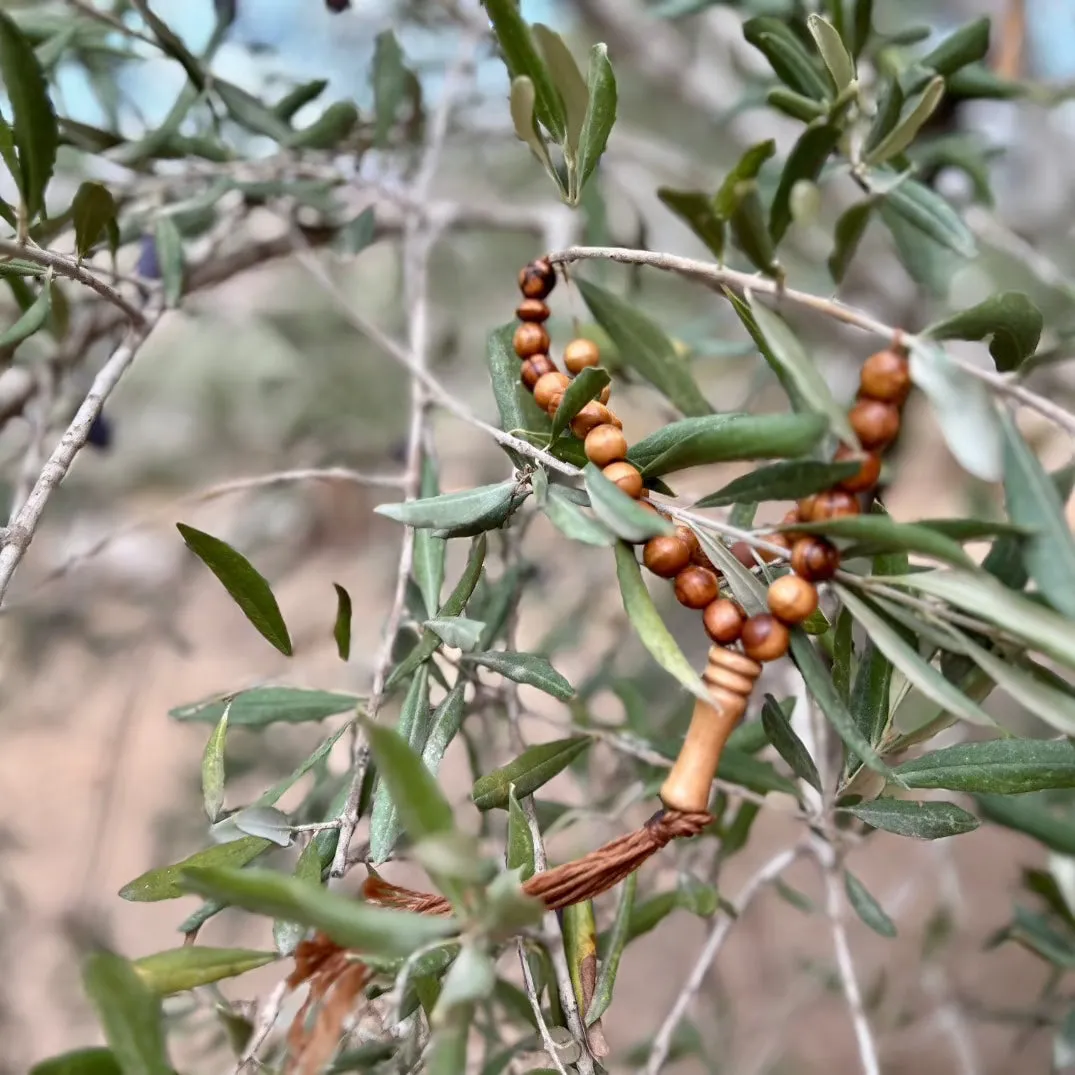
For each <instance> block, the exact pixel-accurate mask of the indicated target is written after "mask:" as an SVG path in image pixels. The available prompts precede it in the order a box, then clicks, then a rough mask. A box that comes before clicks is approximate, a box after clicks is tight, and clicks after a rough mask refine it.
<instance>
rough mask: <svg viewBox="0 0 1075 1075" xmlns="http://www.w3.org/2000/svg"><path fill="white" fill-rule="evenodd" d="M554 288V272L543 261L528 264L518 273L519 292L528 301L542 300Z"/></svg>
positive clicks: (540, 259) (541, 259) (542, 259)
mask: <svg viewBox="0 0 1075 1075" xmlns="http://www.w3.org/2000/svg"><path fill="white" fill-rule="evenodd" d="M555 286H556V272H555V270H554V269H553V267H552V266H551V265H550V264H549V263H548V262H547V261H546V260H545V259H544V258H539V259H538V260H537V261H532V262H530V264H529V265H526V266H524V267H523V268H522V269H521V270H520V271H519V290H520V291H521V292H522V293H523V296H524V297H525V298H528V299H544V298H546V297H547V296H548V294H549V292H550V291H552V289H553V288H554V287H555Z"/></svg>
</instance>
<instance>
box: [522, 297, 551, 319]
mask: <svg viewBox="0 0 1075 1075" xmlns="http://www.w3.org/2000/svg"><path fill="white" fill-rule="evenodd" d="M550 312H551V311H550V310H549V308H548V306H547V305H546V304H545V303H543V302H542V301H541V299H523V301H522V302H520V303H519V305H518V306H517V307H516V308H515V316H516V317H517V318H518V319H519V320H520V321H535V322H537V324H539V325H540V324H541V323H542V322H543V321H548V319H549V314H550Z"/></svg>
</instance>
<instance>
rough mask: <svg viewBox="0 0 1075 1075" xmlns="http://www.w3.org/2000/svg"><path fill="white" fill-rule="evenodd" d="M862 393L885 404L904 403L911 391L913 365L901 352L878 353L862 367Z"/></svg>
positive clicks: (860, 379)
mask: <svg viewBox="0 0 1075 1075" xmlns="http://www.w3.org/2000/svg"><path fill="white" fill-rule="evenodd" d="M859 384H860V385H861V393H862V395H863V396H865V397H867V398H868V399H879V400H881V402H883V403H895V404H896V405H897V406H899V405H900V404H902V403H903V401H904V400H905V399H906V398H907V395H908V393H909V392H910V391H911V364H910V363H909V362H908V361H907V356H906V355H905V354H903V353H902V352H901V351H893V350H888V351H878V352H877V354H875V355H870V357H869V358H868V359H866V361H865V363H864V364H863V366H862V373H861V375H860V378H859Z"/></svg>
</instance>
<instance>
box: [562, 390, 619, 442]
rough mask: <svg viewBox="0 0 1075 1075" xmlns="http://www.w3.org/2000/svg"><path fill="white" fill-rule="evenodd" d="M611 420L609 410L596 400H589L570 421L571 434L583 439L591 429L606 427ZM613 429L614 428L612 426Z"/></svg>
mask: <svg viewBox="0 0 1075 1075" xmlns="http://www.w3.org/2000/svg"><path fill="white" fill-rule="evenodd" d="M611 419H612V415H611V414H610V413H609V409H608V408H607V407H606V406H605V405H604V404H603V403H598V402H597V400H596V399H591V400H590V402H589V403H587V404H586V406H585V407H583V408H582V410H581V411H579V413H578V414H576V415H575V417H574V418H572V419H571V432H572V433H574V434H575V436H576V437H579V438H580V439H582V438H584V437H585V436H586V434H587V433H589V432H590V430H591V429H596V428H597V427H598V426H603V425H608V424H610V421H611ZM613 428H615V426H613Z"/></svg>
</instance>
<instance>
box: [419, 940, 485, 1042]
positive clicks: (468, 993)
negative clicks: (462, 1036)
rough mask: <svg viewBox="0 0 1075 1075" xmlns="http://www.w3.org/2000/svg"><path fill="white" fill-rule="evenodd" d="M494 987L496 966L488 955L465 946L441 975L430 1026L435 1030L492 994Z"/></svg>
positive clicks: (430, 1017)
mask: <svg viewBox="0 0 1075 1075" xmlns="http://www.w3.org/2000/svg"><path fill="white" fill-rule="evenodd" d="M495 985H496V965H495V964H494V962H493V960H492V958H491V957H490V956H489V954H488V953H487V952H485V951H483V950H482V949H481V948H479V947H477V946H476V945H471V944H465V945H463V947H462V949H461V950H460V952H459V955H458V956H456V958H455V960H454V961H453V963H452V965H451V967H450V968H449V969H448V973H447V974H446V975H445V976H444V984H443V986H442V987H441V991H440V996H439V997H438V998H437V1003H436V1006H435V1007H434V1009H433V1011H432V1012H431V1013H430V1016H429V1020H430V1026H432V1027H433V1028H434V1030H437V1029H438V1028H440V1027H442V1026H444V1025H445V1024H446V1022H448V1020H449V1019H450V1018H451V1017H452V1016H454V1015H456V1014H458V1011H459V1009H460V1008H463V1009H468V1008H470V1006H471V1005H473V1004H476V1003H477V1002H479V1001H482V1000H486V999H487V998H488V997H489V996H491V995H492V992H493V987H494V986H495Z"/></svg>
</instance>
